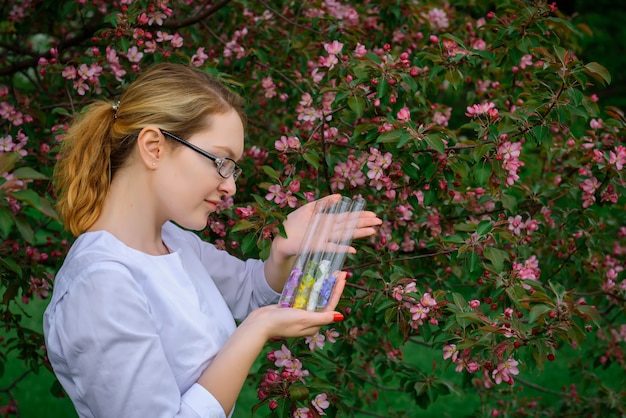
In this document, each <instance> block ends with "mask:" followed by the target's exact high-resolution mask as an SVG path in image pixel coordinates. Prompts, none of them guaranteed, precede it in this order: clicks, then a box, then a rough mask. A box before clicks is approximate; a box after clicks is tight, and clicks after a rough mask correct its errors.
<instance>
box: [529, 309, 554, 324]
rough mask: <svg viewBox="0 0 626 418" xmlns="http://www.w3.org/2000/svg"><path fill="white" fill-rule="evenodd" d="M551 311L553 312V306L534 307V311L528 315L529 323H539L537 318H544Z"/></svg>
mask: <svg viewBox="0 0 626 418" xmlns="http://www.w3.org/2000/svg"><path fill="white" fill-rule="evenodd" d="M551 310H553V308H552V307H551V306H548V305H544V304H540V305H535V306H533V307H532V309H531V310H530V314H528V322H530V323H531V324H532V323H533V322H535V321H537V318H540V317H542V316H544V315H545V314H547V313H548V312H550V311H551Z"/></svg>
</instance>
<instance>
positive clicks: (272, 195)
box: [265, 184, 283, 201]
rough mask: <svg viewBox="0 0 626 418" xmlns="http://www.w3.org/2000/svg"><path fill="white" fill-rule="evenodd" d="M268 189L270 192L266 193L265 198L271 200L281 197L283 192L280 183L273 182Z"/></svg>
mask: <svg viewBox="0 0 626 418" xmlns="http://www.w3.org/2000/svg"><path fill="white" fill-rule="evenodd" d="M267 190H268V192H269V193H268V194H266V195H265V198H266V199H267V200H269V201H272V200H275V199H277V198H279V197H280V195H281V193H283V191H282V188H281V187H280V185H279V184H272V185H271V186H270V187H269V188H268V189H267Z"/></svg>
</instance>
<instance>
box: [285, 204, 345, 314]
mask: <svg viewBox="0 0 626 418" xmlns="http://www.w3.org/2000/svg"><path fill="white" fill-rule="evenodd" d="M340 209H341V201H340V202H337V203H334V204H331V205H330V206H329V207H327V208H326V210H324V211H323V214H322V216H321V220H320V224H319V225H318V226H317V228H316V229H312V230H311V231H310V232H311V234H312V235H313V236H314V238H313V240H312V242H311V247H310V249H309V252H308V257H307V259H306V261H305V268H304V274H303V276H302V278H301V279H300V284H299V285H298V288H297V290H296V294H295V297H294V301H293V307H294V308H298V309H306V308H307V306H308V303H309V296H310V295H311V290H312V289H313V285H314V284H315V281H316V280H317V278H318V277H319V275H320V274H321V272H322V271H324V270H326V269H327V268H328V267H327V266H328V265H329V263H328V260H323V259H322V255H323V254H324V249H323V247H324V245H326V243H327V242H328V239H329V237H331V236H332V233H333V229H334V221H335V215H336V214H337V212H338V211H339V210H340ZM323 261H324V263H321V262H323ZM320 263H321V264H320ZM320 267H321V269H320Z"/></svg>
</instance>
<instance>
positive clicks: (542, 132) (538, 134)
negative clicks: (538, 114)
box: [532, 125, 550, 144]
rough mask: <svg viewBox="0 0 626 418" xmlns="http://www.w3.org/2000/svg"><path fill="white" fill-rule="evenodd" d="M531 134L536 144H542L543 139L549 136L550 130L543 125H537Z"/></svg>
mask: <svg viewBox="0 0 626 418" xmlns="http://www.w3.org/2000/svg"><path fill="white" fill-rule="evenodd" d="M532 134H533V137H534V138H535V140H536V141H537V143H539V144H541V143H543V140H544V138H546V136H547V135H550V129H549V128H548V127H547V126H545V125H537V126H535V127H534V128H533V129H532Z"/></svg>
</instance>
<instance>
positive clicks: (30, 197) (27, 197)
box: [11, 189, 60, 222]
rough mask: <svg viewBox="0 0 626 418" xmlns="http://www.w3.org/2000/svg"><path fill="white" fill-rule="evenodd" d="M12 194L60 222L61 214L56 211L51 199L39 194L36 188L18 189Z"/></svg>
mask: <svg viewBox="0 0 626 418" xmlns="http://www.w3.org/2000/svg"><path fill="white" fill-rule="evenodd" d="M11 196H12V197H14V198H16V199H17V200H19V201H22V202H25V203H28V204H29V205H30V206H32V207H33V208H35V209H37V210H38V211H39V212H41V213H43V214H44V215H46V216H48V217H50V218H52V219H54V220H55V221H57V222H59V221H60V220H59V215H58V214H57V213H56V211H55V210H54V208H53V207H52V204H51V203H50V201H49V200H48V199H46V198H44V197H41V196H39V195H38V194H37V193H36V192H35V191H34V190H30V189H25V190H18V191H16V192H13V193H11Z"/></svg>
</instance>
